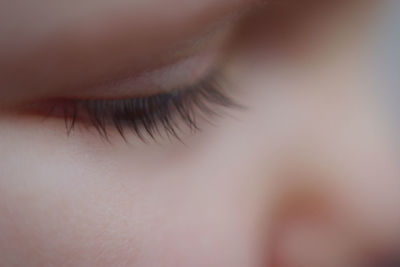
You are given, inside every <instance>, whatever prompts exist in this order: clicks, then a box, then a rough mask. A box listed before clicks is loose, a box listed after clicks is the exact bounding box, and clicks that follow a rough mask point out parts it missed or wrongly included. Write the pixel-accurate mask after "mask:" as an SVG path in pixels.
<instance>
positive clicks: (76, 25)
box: [0, 0, 247, 95]
mask: <svg viewBox="0 0 400 267" xmlns="http://www.w3.org/2000/svg"><path fill="white" fill-rule="evenodd" d="M225 1H226V2H225ZM230 1H231V0H230ZM209 2H210V3H212V2H215V1H211V0H210V1H209ZM218 2H220V3H224V4H223V5H225V4H226V3H228V2H227V0H218ZM234 2H236V4H233V3H234ZM239 2H240V3H245V2H247V1H244V0H234V1H233V2H232V1H231V2H229V3H228V4H229V6H232V10H234V9H235V8H237V7H235V8H233V7H234V6H236V5H237V3H239ZM214 4H215V3H214ZM214 4H213V5H214ZM201 5H204V6H203V8H205V7H206V4H205V3H204V4H203V3H202V4H201ZM246 5H247V4H246ZM32 9H34V8H32ZM125 11H126V12H127V14H126V16H125V17H124V16H121V17H118V16H115V17H114V18H111V17H109V18H108V21H107V19H106V20H105V21H104V22H103V23H104V25H103V26H104V27H100V26H101V25H100V26H99V25H97V26H96V27H97V28H96V29H92V28H91V27H92V26H89V25H90V23H89V24H88V23H83V22H80V21H79V20H76V21H70V22H71V23H72V24H71V25H69V24H65V25H64V26H63V27H62V29H60V31H47V32H46V33H45V35H46V34H50V35H49V36H47V37H48V39H47V40H45V39H43V40H37V43H36V44H35V40H28V39H27V40H26V42H23V41H21V42H19V43H16V44H15V45H12V43H9V46H8V48H9V49H10V51H12V52H13V53H9V54H10V55H18V56H17V57H16V59H15V60H14V58H12V57H10V58H7V57H6V58H3V59H4V60H3V59H2V60H1V61H2V62H3V63H4V65H5V66H4V70H3V69H2V70H3V71H2V73H3V74H4V76H3V77H7V80H5V82H7V83H8V84H7V88H11V92H14V91H18V95H29V94H30V93H31V92H30V91H32V90H31V89H36V88H40V90H42V92H40V93H43V94H47V93H53V92H56V91H57V90H58V92H65V91H66V90H70V89H71V88H72V89H75V88H77V87H80V85H81V86H83V87H85V86H86V85H87V82H88V81H89V84H90V83H91V81H99V80H101V79H102V78H103V77H106V76H107V77H112V76H117V75H119V74H120V73H121V72H124V71H125V70H132V72H140V71H141V70H143V69H144V68H148V67H149V66H150V65H154V64H155V65H157V64H158V63H160V62H154V59H157V60H156V61H158V59H161V58H163V57H164V56H165V55H166V54H168V53H172V52H174V51H177V50H181V49H182V50H185V49H184V48H183V46H186V43H185V42H186V41H187V40H189V39H191V38H193V39H196V38H200V39H201V38H202V37H203V34H204V33H205V31H204V29H205V28H207V27H208V26H210V25H211V24H212V23H214V22H212V21H213V20H218V19H220V17H221V14H224V13H226V12H222V13H220V12H219V11H218V12H215V14H214V15H213V16H215V19H213V20H206V21H205V22H206V23H203V24H202V23H199V21H197V22H196V24H198V25H191V26H190V23H191V22H190V21H191V20H192V19H193V20H195V19H194V18H191V17H189V19H188V20H187V21H185V23H174V22H172V21H171V22H169V25H161V26H163V27H165V31H161V29H160V28H159V27H153V26H154V25H153V26H151V24H153V23H154V21H151V20H149V22H148V23H144V24H143V23H142V24H141V23H136V24H135V23H133V21H134V19H135V16H133V15H132V14H131V13H129V12H128V11H129V9H126V10H125ZM209 11H213V10H209ZM30 12H31V11H30ZM65 12H66V11H65ZM180 12H181V11H180ZM50 13H51V12H50ZM67 13H68V12H67ZM181 13H184V12H181ZM211 13H213V12H211ZM227 13H229V12H227ZM128 15H129V16H128ZM67 17H68V16H67ZM72 17H73V16H72ZM63 18H64V17H61V18H60V19H63ZM217 18H218V19H217ZM3 19H4V17H3ZM147 20H148V19H147ZM38 21H39V22H40V21H41V18H38ZM105 22H109V23H105ZM35 23H36V21H34V22H33V23H32V25H33V26H32V27H34V24H35ZM113 23H116V24H113ZM193 23H194V22H193ZM210 23H211V24H210ZM4 25H7V23H5V24H4ZM68 25H69V26H68ZM26 26H27V27H26V28H24V29H21V31H23V32H25V31H26V32H28V33H29V34H28V33H27V34H28V35H26V37H28V36H34V37H35V36H42V34H35V31H29V27H31V25H26ZM49 26H51V23H50V24H49ZM70 26H71V27H72V28H71V27H70ZM150 26H151V27H150ZM189 26H190V27H189ZM188 27H189V28H191V27H193V29H190V30H188V29H187V28H188ZM147 28H149V30H147ZM178 28H182V30H184V31H183V32H181V31H180V30H178ZM63 29H67V30H68V31H66V32H64V31H61V30H63ZM0 31H1V29H0ZM186 31H187V32H186ZM160 32H163V34H161V35H160ZM17 33H18V32H17ZM21 34H22V35H23V33H21ZM140 35H144V36H143V38H141V37H140ZM16 36H17V37H18V36H19V33H18V34H16ZM20 37H21V38H22V37H23V36H20ZM47 37H46V38H47ZM144 37H146V38H144ZM13 40H14V39H13V38H7V40H5V41H7V42H9V41H10V42H13ZM15 40H16V39H15ZM181 41H182V42H181ZM30 43H33V44H35V45H34V46H30V45H29V44H30ZM20 44H24V45H22V46H21V45H20ZM181 45H182V47H181ZM2 46H3V48H4V47H7V45H6V44H5V43H4V42H2ZM189 50H190V49H189ZM7 54H8V53H7ZM188 54H191V52H190V51H189V52H188ZM149 61H151V62H149ZM167 61H169V59H168V60H167ZM3 63H0V64H3ZM8 63H10V64H8ZM0 68H2V66H0ZM107 77H106V80H108V78H107ZM0 83H1V81H0ZM27 88H28V89H29V91H28V89H27ZM78 89H80V88H78ZM33 93H35V94H37V92H33ZM8 94H9V95H10V93H8Z"/></svg>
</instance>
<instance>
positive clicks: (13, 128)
mask: <svg viewBox="0 0 400 267" xmlns="http://www.w3.org/2000/svg"><path fill="white" fill-rule="evenodd" d="M167 2H168V3H167ZM261 2H262V1H250V0H248V1H246V0H235V1H233V0H206V1H205V0H202V1H194V0H193V1H191V0H188V1H178V0H151V1H149V0H147V1H123V0H119V1H94V0H85V1H77V2H76V3H75V2H73V1H57V2H55V1H47V0H35V1H33V0H19V1H8V2H7V1H3V2H0V36H7V38H1V39H0V47H3V48H2V49H0V71H1V74H0V108H1V109H0V266H133V267H153V266H154V267H156V266H157V267H160V266H163V267H164V266H165V267H177V266H179V267H180V266H185V267H186V266H189V267H203V266H210V267H214V266H215V267H219V266H229V267H253V266H254V267H265V266H268V267H292V266H293V267H294V266H308V267H314V266H315V267H336V266H341V267H346V266H348V267H358V266H360V267H364V266H366V265H367V264H370V263H371V262H373V261H378V260H380V258H385V257H389V256H391V255H398V254H399V253H398V252H397V251H398V248H399V246H398V245H399V241H400V213H399V208H400V194H398V189H399V188H400V179H399V174H400V170H399V164H397V163H398V156H399V155H398V152H399V151H398V147H397V142H398V139H396V129H397V128H396V126H395V125H394V122H393V121H391V120H390V119H389V117H391V116H390V115H389V113H390V112H391V111H389V110H388V109H387V108H386V106H385V100H384V96H383V95H382V91H384V90H385V89H384V88H383V89H382V87H380V86H379V74H378V73H377V71H376V69H374V68H373V67H374V63H375V61H374V59H372V58H373V52H372V50H371V47H370V43H372V42H373V40H375V38H376V37H375V31H374V30H372V29H374V26H376V24H378V23H377V22H375V20H373V19H372V18H379V16H384V15H383V13H382V12H381V11H379V10H380V7H375V6H374V7H371V8H369V7H365V6H364V5H360V4H358V3H356V4H354V5H352V6H351V7H348V6H347V7H343V6H339V4H331V5H329V6H325V5H321V6H318V7H315V6H314V4H308V5H307V6H301V5H299V4H297V7H296V8H295V9H290V8H289V9H288V7H287V6H290V1H289V3H288V4H287V6H286V7H285V6H284V5H283V6H279V7H277V6H274V7H273V8H272V7H270V6H269V5H268V4H264V3H261ZM293 5H294V4H293ZM300 6H301V7H300ZM274 8H275V9H274ZM274 10H275V11H274ZM277 10H279V11H277ZM273 14H279V15H278V16H276V17H274V18H272V16H273ZM188 58H189V59H190V58H193V61H189V63H187V65H184V64H186V63H183V61H185V60H186V59H188ZM222 60H223V61H224V63H225V64H224V67H223V70H222V71H223V73H224V82H223V86H224V87H226V88H225V89H226V91H228V92H231V93H230V94H231V95H232V97H234V98H235V99H236V100H238V102H239V103H240V104H242V105H244V106H246V109H236V110H235V109H233V110H229V109H228V110H226V109H224V108H217V109H218V110H219V111H221V113H222V114H223V115H222V116H220V117H215V118H212V122H213V123H212V124H210V123H208V122H207V121H206V120H201V119H200V122H199V128H201V131H198V132H190V131H184V132H183V133H182V135H181V139H182V140H181V141H182V142H181V141H179V140H175V139H173V138H171V139H170V138H167V137H165V136H163V137H160V138H158V139H157V142H153V141H149V142H148V143H143V142H142V141H141V140H140V139H139V138H138V137H137V136H135V135H133V134H132V135H128V136H127V139H128V140H126V141H125V140H124V139H123V138H121V136H119V135H118V133H117V131H116V130H115V129H110V133H109V134H110V136H109V141H105V140H104V138H102V137H101V136H99V135H98V133H97V132H96V131H95V130H93V129H91V128H90V127H86V126H84V125H80V124H79V123H78V125H77V127H75V129H74V130H73V131H72V132H71V133H70V134H69V135H68V134H67V133H66V129H65V123H64V120H63V119H62V118H60V117H57V116H50V117H46V118H44V116H42V115H40V114H37V113H35V112H29V109H28V111H27V110H26V109H25V108H24V107H25V105H27V104H28V106H29V105H30V104H35V105H36V104H37V103H43V101H47V99H52V98H102V97H107V98H115V99H118V98H126V97H136V96H137V95H146V94H149V92H151V94H154V93H158V91H163V90H168V88H169V87H173V86H175V85H176V84H179V83H181V84H182V86H183V85H186V84H190V83H193V82H195V81H196V80H197V79H199V78H201V77H202V76H203V75H205V73H207V72H208V71H210V70H211V69H212V68H213V67H214V66H215V65H218V63H220V61H222ZM185 62H186V61H185ZM179 66H181V67H179ZM182 66H183V67H182ZM183 70H186V71H183ZM188 73H189V76H190V77H188ZM143 77H145V78H143ZM114 80H118V81H120V80H122V81H123V82H124V83H123V84H125V82H126V86H125V85H124V86H120V87H118V88H117V87H113V86H110V85H109V83H108V82H110V81H111V82H112V81H114ZM155 85H156V86H155ZM127 88H128V89H127ZM22 111H23V112H22ZM378 258H379V259H378ZM373 266H374V265H373ZM377 266H380V267H384V266H383V265H382V264H381V265H379V264H378V265H377Z"/></svg>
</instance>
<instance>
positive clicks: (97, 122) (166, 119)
mask: <svg viewBox="0 0 400 267" xmlns="http://www.w3.org/2000/svg"><path fill="white" fill-rule="evenodd" d="M50 103H51V105H49V106H50V109H49V110H48V112H47V114H48V116H58V117H62V118H63V119H64V120H65V126H66V131H67V133H71V132H72V131H73V130H74V129H75V127H76V125H77V124H84V125H86V126H89V127H94V128H95V129H96V130H97V132H98V133H99V134H100V135H101V136H102V137H104V138H106V139H108V135H109V134H108V132H109V130H111V129H114V130H115V129H116V130H117V131H118V133H119V134H120V135H121V136H122V137H123V138H124V139H125V136H126V134H127V133H128V132H133V133H134V134H135V135H136V136H138V137H139V138H140V139H142V140H145V139H147V138H148V137H150V138H151V139H153V140H154V139H156V138H158V137H160V136H165V135H168V136H172V137H174V138H177V139H180V133H181V131H182V130H183V129H182V126H184V127H185V128H187V129H190V130H191V131H197V130H199V126H198V123H197V122H198V119H200V118H206V119H207V120H209V118H210V117H214V116H215V115H218V111H217V108H218V107H224V108H240V105H238V104H237V103H236V102H235V101H234V100H233V99H232V98H231V97H230V96H229V95H228V93H227V92H226V91H225V90H223V88H222V86H221V75H217V74H213V75H209V76H207V77H206V78H204V79H202V80H201V81H200V82H198V83H197V84H194V85H191V86H189V87H185V88H179V89H174V90H171V91H169V92H165V93H160V94H154V95H150V96H141V97H136V98H124V99H83V100H79V99H57V100H53V101H50Z"/></svg>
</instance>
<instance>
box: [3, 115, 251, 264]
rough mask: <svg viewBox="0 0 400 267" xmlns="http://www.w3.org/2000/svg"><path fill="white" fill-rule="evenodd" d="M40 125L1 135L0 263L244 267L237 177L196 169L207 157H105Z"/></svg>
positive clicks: (134, 153) (129, 152)
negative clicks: (238, 210) (200, 158)
mask: <svg viewBox="0 0 400 267" xmlns="http://www.w3.org/2000/svg"><path fill="white" fill-rule="evenodd" d="M36 123H37V122H35V124H30V122H26V121H24V122H22V123H21V124H16V123H14V122H12V123H9V122H2V127H0V129H1V130H0V136H1V140H2V144H1V146H2V153H1V155H0V170H1V172H0V214H1V216H0V236H2V237H3V238H4V240H7V241H4V240H0V259H1V260H0V262H1V263H4V262H5V264H16V265H18V264H19V265H24V264H25V263H26V262H33V263H35V264H37V265H47V264H50V265H57V266H62V265H69V266H71V265H72V266H74V265H75V266H76V265H83V266H115V265H119V266H121V265H127V266H132V265H134V266H160V265H164V266H177V265H180V266H194V267H195V266H199V267H200V266H247V263H248V261H249V259H248V258H249V257H248V253H250V252H249V251H248V250H246V249H243V247H244V246H243V244H244V243H250V240H249V229H250V225H249V224H250V223H251V222H249V221H246V220H245V218H243V217H242V216H244V217H247V216H245V215H246V214H244V213H242V214H238V213H237V212H236V210H235V208H236V207H235V203H236V202H237V201H232V198H233V196H234V194H235V193H237V192H238V188H237V186H236V185H232V187H231V188H229V189H228V187H227V181H228V180H229V179H231V178H232V180H238V179H234V178H233V176H232V175H229V172H228V173H223V174H221V175H220V176H219V174H217V173H215V172H213V171H211V170H207V169H205V168H203V169H202V171H201V170H200V169H199V168H202V167H201V166H202V165H203V164H204V165H208V166H210V164H208V163H209V161H210V160H212V159H209V157H207V160H204V161H203V163H199V161H198V160H197V159H198V158H196V161H195V160H194V158H193V157H190V156H187V157H185V158H186V159H185V158H182V157H177V156H176V154H175V152H174V151H172V150H171V149H170V150H169V149H166V150H168V152H166V153H170V155H175V158H174V157H172V156H171V157H166V156H165V155H163V157H160V156H158V157H157V156H156V154H158V153H154V152H156V151H150V152H147V154H146V153H145V152H144V151H142V152H143V153H140V151H141V148H140V146H137V147H136V148H137V149H136V150H135V149H133V148H132V147H131V148H127V149H122V148H118V146H116V147H115V146H110V147H111V148H110V150H108V149H105V148H104V147H106V146H108V145H107V144H104V143H100V142H99V146H94V145H93V143H92V144H88V142H81V141H79V142H77V143H75V141H73V140H76V138H73V137H71V139H69V140H70V141H66V139H63V140H60V136H65V134H64V135H60V133H56V134H54V133H53V132H52V131H49V129H45V130H43V129H42V130H37V127H35V125H36ZM61 128H62V127H61ZM55 148H56V149H55ZM105 150H106V151H105ZM113 150H116V151H117V152H114V154H112V153H113V152H112V151H113ZM146 150H149V149H146ZM150 150H151V149H150ZM160 150H163V151H165V147H164V148H160ZM106 152H107V153H106ZM109 153H111V154H109ZM127 158H128V159H127ZM161 158H164V160H162V159H161ZM165 158H168V160H167V159H165ZM151 159H152V160H151ZM175 161H177V162H180V164H182V165H183V166H182V167H179V168H178V167H177V166H180V165H179V164H177V163H176V162H175ZM200 162H201V161H200ZM170 165H172V167H169V166H170ZM198 165H200V166H198ZM243 264H244V265H243Z"/></svg>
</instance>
